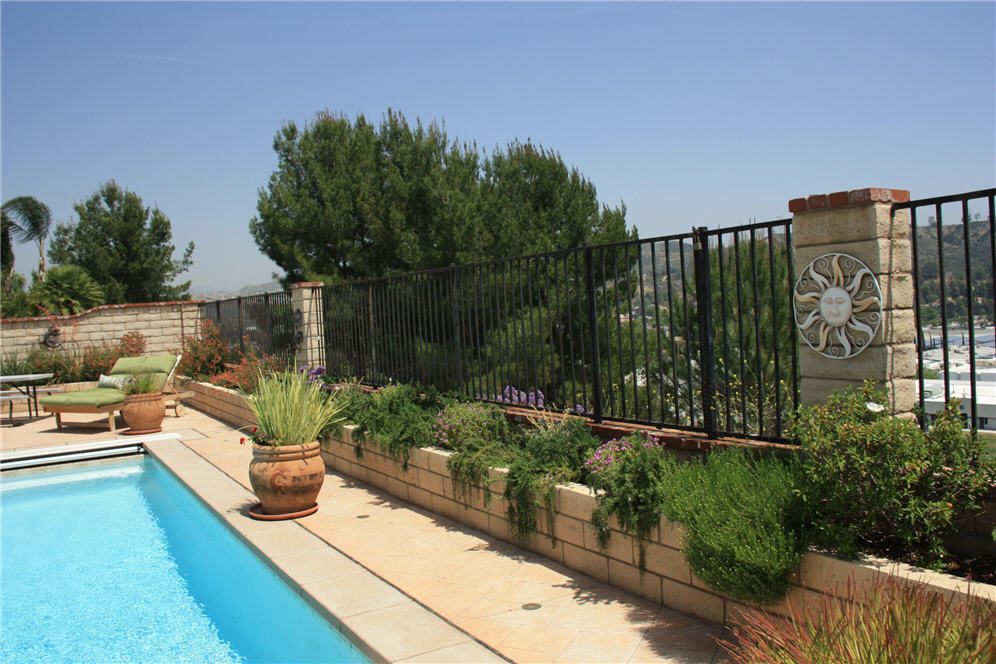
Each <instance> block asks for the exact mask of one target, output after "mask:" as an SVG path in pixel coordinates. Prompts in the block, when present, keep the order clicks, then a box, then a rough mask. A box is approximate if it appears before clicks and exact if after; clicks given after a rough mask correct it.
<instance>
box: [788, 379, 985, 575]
mask: <svg viewBox="0 0 996 664" xmlns="http://www.w3.org/2000/svg"><path fill="white" fill-rule="evenodd" d="M886 403H887V402H886V395H885V393H884V392H883V391H878V390H875V389H874V387H873V386H872V385H871V384H870V383H867V384H865V386H864V387H863V388H862V389H860V390H848V391H846V392H843V393H838V394H834V395H833V396H831V397H830V399H829V401H828V402H827V403H826V405H824V406H818V407H812V408H802V409H801V410H800V413H799V416H798V418H797V420H796V422H795V423H794V424H793V433H794V434H795V435H796V436H797V438H798V439H799V442H800V444H801V445H802V450H803V452H804V455H805V457H804V463H803V468H802V471H803V479H802V481H801V482H800V485H799V495H800V496H801V498H802V500H803V501H804V504H805V507H806V510H807V512H808V517H807V520H808V521H809V522H810V528H811V532H810V538H811V540H812V542H813V543H814V544H816V545H819V546H821V547H824V548H826V549H829V550H831V551H834V552H836V553H837V554H839V555H840V556H841V557H844V558H852V557H854V555H855V554H856V553H857V552H858V551H869V552H873V553H878V554H882V555H885V556H888V557H890V558H893V559H896V560H902V561H904V562H909V563H912V564H915V565H920V566H925V567H934V568H937V567H939V566H940V564H941V559H942V557H943V556H944V554H945V550H944V547H943V545H942V540H943V538H944V536H945V535H947V534H949V533H951V532H952V531H953V530H954V529H955V519H956V517H957V516H958V515H959V514H962V513H964V512H966V511H970V510H971V509H973V508H974V507H975V506H976V504H977V501H978V499H979V498H980V497H981V496H982V495H983V494H984V493H985V491H986V490H987V489H988V487H989V485H990V483H991V482H992V479H993V477H994V473H993V469H994V466H993V463H992V461H990V460H983V459H982V451H983V444H982V442H981V441H980V440H979V439H978V437H976V436H973V435H967V434H965V433H963V432H962V426H963V423H962V419H961V415H960V413H959V412H958V406H957V402H956V401H952V402H951V403H949V404H948V406H947V407H946V408H945V410H944V411H943V412H942V413H941V414H940V415H939V416H938V418H937V419H936V420H935V422H934V424H933V426H932V428H931V430H930V431H929V432H927V433H926V434H924V432H923V431H922V430H921V429H920V427H918V426H917V425H916V423H915V422H913V421H910V420H905V419H900V418H894V417H890V416H888V415H887V414H886V412H885V411H886V407H885V404H886Z"/></svg>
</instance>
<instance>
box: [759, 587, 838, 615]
mask: <svg viewBox="0 0 996 664" xmlns="http://www.w3.org/2000/svg"><path fill="white" fill-rule="evenodd" d="M823 598H824V597H823V593H819V592H814V591H812V590H809V589H807V588H802V587H799V586H791V587H790V588H789V592H788V594H787V595H786V596H785V597H783V598H782V599H781V600H779V601H778V602H775V603H774V604H769V605H767V606H765V607H764V608H765V609H766V610H767V611H770V612H771V613H774V614H777V615H780V616H788V615H791V612H792V610H795V611H796V612H797V613H801V612H803V611H805V610H806V609H807V608H813V607H816V606H818V605H819V603H820V602H821V601H822V600H823Z"/></svg>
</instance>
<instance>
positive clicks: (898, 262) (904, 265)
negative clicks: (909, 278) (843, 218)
mask: <svg viewBox="0 0 996 664" xmlns="http://www.w3.org/2000/svg"><path fill="white" fill-rule="evenodd" d="M829 253H841V254H848V255H850V256H854V257H855V258H857V259H858V260H859V261H861V262H862V263H864V264H865V265H867V266H868V269H869V270H871V271H872V272H873V273H875V274H876V275H881V274H890V273H893V272H899V273H909V272H912V271H913V251H912V245H911V243H910V240H908V239H901V240H889V239H887V238H878V239H874V240H862V241H860V242H839V243H835V244H833V245H832V246H828V245H814V246H808V247H799V248H798V250H797V252H796V253H795V254H794V255H793V256H792V262H793V263H794V265H795V269H796V273H797V275H796V276H798V274H799V273H801V272H802V270H805V269H806V266H807V265H809V263H810V262H811V261H812V260H813V259H814V258H816V257H818V256H822V255H823V254H829Z"/></svg>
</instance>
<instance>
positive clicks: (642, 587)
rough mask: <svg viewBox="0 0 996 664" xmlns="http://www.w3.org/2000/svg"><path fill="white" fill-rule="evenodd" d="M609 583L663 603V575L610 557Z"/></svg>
mask: <svg viewBox="0 0 996 664" xmlns="http://www.w3.org/2000/svg"><path fill="white" fill-rule="evenodd" d="M609 583H611V584H612V585H613V586H616V587H618V588H622V589H623V590H626V591H628V592H631V593H633V594H634V595H639V596H640V597H643V598H645V599H649V600H650V601H651V602H654V603H656V604H660V603H661V577H660V576H658V575H657V574H654V573H653V572H650V571H647V570H643V571H641V570H640V569H638V568H637V567H634V566H633V565H626V564H625V563H621V562H619V561H617V560H611V559H610V560H609Z"/></svg>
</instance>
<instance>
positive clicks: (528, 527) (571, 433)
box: [505, 417, 599, 543]
mask: <svg viewBox="0 0 996 664" xmlns="http://www.w3.org/2000/svg"><path fill="white" fill-rule="evenodd" d="M598 442H599V441H598V438H596V437H595V436H593V435H592V434H591V432H590V431H589V429H588V425H587V424H585V421H584V420H582V419H581V418H578V417H564V418H563V419H551V418H537V419H536V420H534V421H533V427H532V428H530V429H528V430H527V431H526V432H525V434H524V435H523V437H522V447H521V449H520V450H519V451H518V453H517V454H515V456H514V459H513V460H512V462H511V463H510V464H509V467H508V477H507V479H506V483H505V499H506V500H507V501H508V522H509V526H510V527H511V529H512V534H513V535H514V536H515V537H516V538H517V539H519V540H520V541H523V542H525V541H527V540H528V538H529V537H530V536H531V535H532V533H534V532H535V531H536V507H537V506H538V505H539V504H541V503H542V505H543V506H544V507H545V508H546V514H547V526H548V530H549V532H550V541H551V543H552V542H555V541H556V536H555V533H554V525H553V524H554V516H555V514H556V497H557V493H556V490H557V484H564V483H567V482H580V481H583V480H584V478H585V475H586V472H585V469H584V468H585V467H584V461H585V460H586V459H587V458H588V457H590V456H591V454H592V453H593V452H594V450H595V448H596V447H597V446H598Z"/></svg>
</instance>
